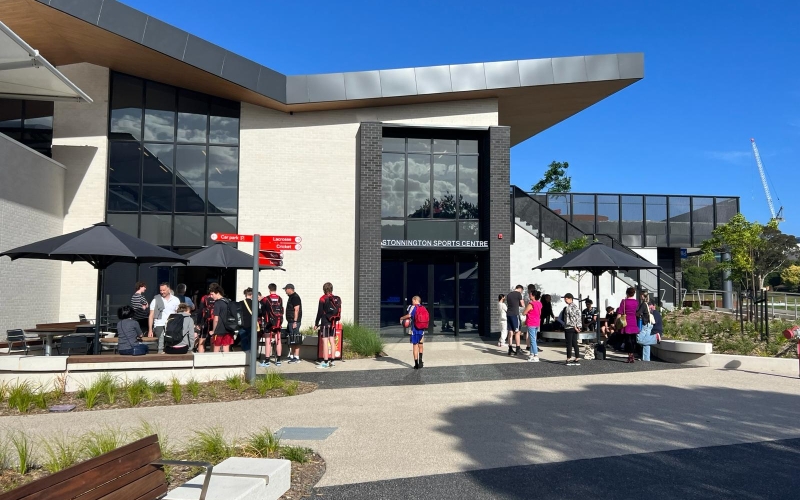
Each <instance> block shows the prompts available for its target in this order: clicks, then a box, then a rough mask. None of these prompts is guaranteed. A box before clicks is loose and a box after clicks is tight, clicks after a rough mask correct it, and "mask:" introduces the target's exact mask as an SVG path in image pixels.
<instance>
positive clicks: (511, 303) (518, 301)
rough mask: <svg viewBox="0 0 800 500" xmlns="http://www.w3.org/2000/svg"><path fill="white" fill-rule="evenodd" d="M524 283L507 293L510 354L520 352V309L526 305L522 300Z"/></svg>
mask: <svg viewBox="0 0 800 500" xmlns="http://www.w3.org/2000/svg"><path fill="white" fill-rule="evenodd" d="M522 290H523V288H522V285H517V286H516V287H515V288H514V291H512V292H510V293H509V294H508V295H506V305H507V306H508V311H507V313H506V314H507V316H508V321H507V323H508V324H507V328H508V337H509V338H508V355H509V356H513V355H514V354H519V311H520V309H521V308H523V307H525V304H524V303H523V302H522Z"/></svg>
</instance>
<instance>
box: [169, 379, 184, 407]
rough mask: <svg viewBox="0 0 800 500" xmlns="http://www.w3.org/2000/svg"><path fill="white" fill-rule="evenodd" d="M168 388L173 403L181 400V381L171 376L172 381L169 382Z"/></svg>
mask: <svg viewBox="0 0 800 500" xmlns="http://www.w3.org/2000/svg"><path fill="white" fill-rule="evenodd" d="M170 390H171V391H172V400H173V401H175V404H178V403H180V402H181V399H183V388H182V387H181V382H180V381H179V380H178V379H177V378H175V377H173V378H172V382H170Z"/></svg>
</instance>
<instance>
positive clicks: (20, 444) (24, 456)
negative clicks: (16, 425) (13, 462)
mask: <svg viewBox="0 0 800 500" xmlns="http://www.w3.org/2000/svg"><path fill="white" fill-rule="evenodd" d="M11 444H12V446H13V447H14V450H15V451H16V453H17V467H16V468H15V470H16V471H17V472H19V473H20V474H25V473H26V472H28V469H30V468H31V467H32V465H33V462H32V458H33V440H31V438H29V437H28V435H27V434H25V433H24V432H15V433H13V434H11Z"/></svg>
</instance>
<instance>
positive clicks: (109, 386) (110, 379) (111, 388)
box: [92, 373, 119, 405]
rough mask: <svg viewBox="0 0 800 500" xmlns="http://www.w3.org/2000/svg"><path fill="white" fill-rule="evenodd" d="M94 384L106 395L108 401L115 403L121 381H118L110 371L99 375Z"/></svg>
mask: <svg viewBox="0 0 800 500" xmlns="http://www.w3.org/2000/svg"><path fill="white" fill-rule="evenodd" d="M92 386H97V388H98V389H99V392H100V394H102V395H103V396H104V397H105V399H106V403H108V404H110V405H113V404H114V403H115V402H116V401H117V394H118V393H119V382H118V381H117V378H116V377H114V376H113V375H111V374H110V373H104V374H102V375H100V376H99V377H97V379H95V381H94V384H92Z"/></svg>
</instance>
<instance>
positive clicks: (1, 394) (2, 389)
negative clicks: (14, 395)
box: [0, 380, 9, 403]
mask: <svg viewBox="0 0 800 500" xmlns="http://www.w3.org/2000/svg"><path fill="white" fill-rule="evenodd" d="M8 389H9V387H8V383H7V382H6V381H4V380H0V403H2V402H3V401H5V400H6V396H7V395H8Z"/></svg>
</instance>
